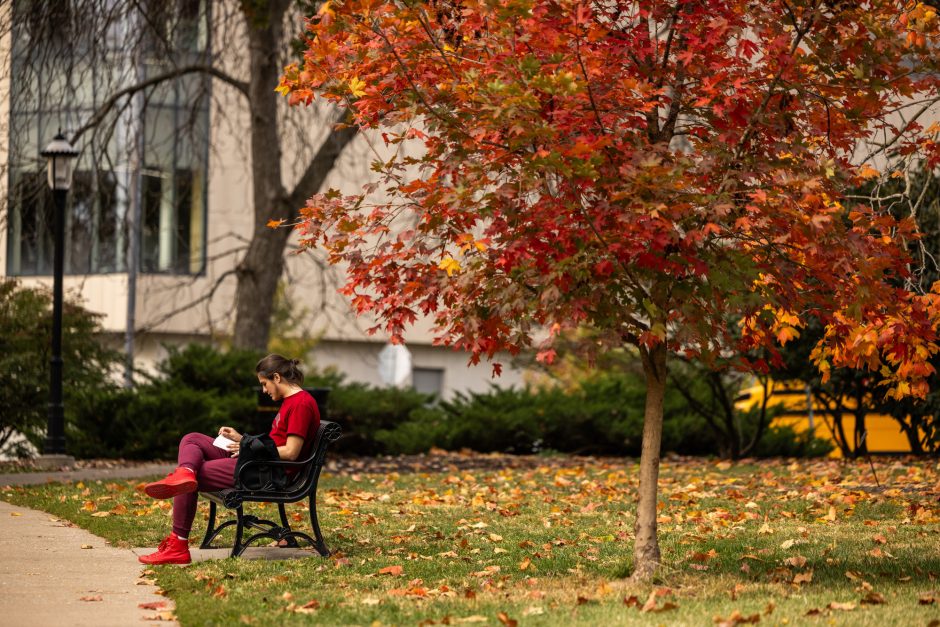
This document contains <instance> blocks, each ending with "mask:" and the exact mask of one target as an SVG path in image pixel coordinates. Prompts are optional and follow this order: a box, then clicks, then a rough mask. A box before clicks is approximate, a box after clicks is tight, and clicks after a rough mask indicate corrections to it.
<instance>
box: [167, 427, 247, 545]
mask: <svg viewBox="0 0 940 627" xmlns="http://www.w3.org/2000/svg"><path fill="white" fill-rule="evenodd" d="M214 439H215V438H213V437H210V436H208V435H203V434H202V433H188V434H186V435H184V436H183V439H182V440H180V449H179V456H178V457H177V463H178V464H179V465H180V466H186V467H188V468H191V469H192V470H194V471H195V472H196V481H197V482H198V483H199V488H198V489H199V490H200V491H204V492H214V491H216V490H222V489H224V488H231V487H233V486H234V485H235V463H236V461H238V458H237V457H232V456H231V453H229V452H228V451H224V450H222V449H220V448H219V447H218V446H215V445H214V444H212V441H213V440H214ZM198 498H199V492H190V493H188V494H180V495H179V496H175V497H173V533H175V534H176V535H177V536H182V537H184V538H188V537H189V532H190V531H192V528H193V519H194V518H195V517H196V501H197V500H198Z"/></svg>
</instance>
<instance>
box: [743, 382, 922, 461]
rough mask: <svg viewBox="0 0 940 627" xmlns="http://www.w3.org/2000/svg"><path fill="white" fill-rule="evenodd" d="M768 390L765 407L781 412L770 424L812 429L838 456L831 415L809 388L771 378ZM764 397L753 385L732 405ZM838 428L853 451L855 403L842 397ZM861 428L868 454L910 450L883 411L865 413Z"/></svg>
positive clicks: (752, 404)
mask: <svg viewBox="0 0 940 627" xmlns="http://www.w3.org/2000/svg"><path fill="white" fill-rule="evenodd" d="M767 390H768V392H769V393H770V395H769V400H768V402H767V408H768V410H769V409H770V408H771V407H774V406H776V407H779V408H780V409H781V412H780V413H779V414H778V415H777V416H776V417H775V418H774V419H773V420H772V421H771V423H770V424H771V426H773V427H783V426H788V427H791V428H792V429H793V430H794V431H796V432H797V433H802V432H804V431H809V430H812V431H813V434H814V435H815V436H816V437H817V438H820V439H822V440H828V441H830V442H832V443H833V445H834V447H835V448H833V450H832V452H831V453H830V454H829V456H830V457H842V451H841V449H840V448H839V445H838V439H837V438H836V437H834V436H833V433H832V431H833V429H835V425H834V424H833V418H832V414H831V412H828V411H826V410H825V408H824V406H823V405H822V404H821V403H820V401H819V400H818V399H816V398H814V397H813V396H812V393H811V392H810V390H809V387H808V386H806V385H804V384H803V383H800V382H780V381H772V382H770V384H769V385H768V386H767ZM763 398H764V386H763V385H761V384H757V385H754V386H751V387H748V388H745V389H743V390H742V391H741V394H740V395H739V396H738V398H737V399H736V402H735V407H737V408H738V409H741V410H744V411H747V410H749V409H751V408H752V407H755V406H757V405H759V404H760V403H761V402H762V401H763ZM843 405H844V407H845V409H844V410H843V412H842V431H843V433H845V439H846V442H848V446H849V449H850V450H855V416H854V414H852V411H853V410H854V409H855V403H854V401H852V400H851V399H846V401H845V402H844V403H843ZM865 428H866V430H867V432H868V434H867V436H866V438H865V440H866V443H867V445H868V451H869V452H870V453H881V454H902V453H910V452H911V445H910V442H909V441H908V439H907V436H906V435H905V434H904V432H903V431H902V430H901V426H900V425H899V424H898V421H897V420H896V419H895V418H893V417H891V416H888V415H885V414H876V413H869V414H866V415H865Z"/></svg>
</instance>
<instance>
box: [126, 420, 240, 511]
mask: <svg viewBox="0 0 940 627" xmlns="http://www.w3.org/2000/svg"><path fill="white" fill-rule="evenodd" d="M212 441H213V439H212V438H211V437H209V436H208V435H204V434H202V433H188V434H186V435H185V436H183V439H182V440H180V445H179V452H178V453H177V464H178V466H177V467H176V470H174V471H173V472H171V473H170V474H169V475H167V476H166V478H165V479H161V480H160V481H155V482H153V483H150V484H148V485H147V486H146V487H145V488H144V492H146V493H147V494H148V495H149V496H152V497H153V498H155V499H168V498H171V497H175V496H177V495H179V494H186V493H189V492H195V491H196V489H197V479H196V477H197V475H198V474H199V470H200V468H202V465H203V464H204V463H206V462H207V461H211V460H215V459H224V458H228V457H230V453H229V452H228V451H224V450H222V449H220V448H219V447H217V446H215V445H214V444H212Z"/></svg>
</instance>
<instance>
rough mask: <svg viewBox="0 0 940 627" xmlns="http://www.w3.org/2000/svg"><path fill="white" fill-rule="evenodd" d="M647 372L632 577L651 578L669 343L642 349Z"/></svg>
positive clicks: (656, 557) (656, 550) (654, 560)
mask: <svg viewBox="0 0 940 627" xmlns="http://www.w3.org/2000/svg"><path fill="white" fill-rule="evenodd" d="M640 355H641V357H642V359H643V372H644V373H645V374H646V408H645V413H644V415H643V445H642V450H641V453H640V499H639V503H638V504H637V511H636V524H635V525H634V533H635V536H636V539H635V540H634V546H633V560H634V569H633V580H634V581H637V582H645V581H649V580H650V579H652V577H653V574H654V573H655V572H656V569H657V568H658V567H659V557H660V555H659V540H658V539H657V537H656V513H657V510H656V501H657V498H656V496H657V488H658V484H659V453H660V446H661V444H662V437H663V398H664V396H665V391H666V346H665V344H658V345H657V346H655V347H653V348H652V349H649V350H647V349H643V348H641V349H640Z"/></svg>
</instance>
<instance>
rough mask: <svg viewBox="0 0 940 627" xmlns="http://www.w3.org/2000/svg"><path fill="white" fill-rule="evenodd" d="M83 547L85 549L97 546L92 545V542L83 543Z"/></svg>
mask: <svg viewBox="0 0 940 627" xmlns="http://www.w3.org/2000/svg"><path fill="white" fill-rule="evenodd" d="M82 548H83V549H93V548H95V547H93V546H91V545H90V544H83V545H82Z"/></svg>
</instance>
